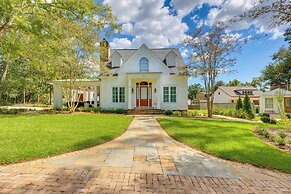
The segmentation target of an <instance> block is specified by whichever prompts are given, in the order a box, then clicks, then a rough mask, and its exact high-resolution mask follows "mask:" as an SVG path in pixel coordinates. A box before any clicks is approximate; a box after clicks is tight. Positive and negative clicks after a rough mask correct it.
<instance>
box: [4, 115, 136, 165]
mask: <svg viewBox="0 0 291 194" xmlns="http://www.w3.org/2000/svg"><path fill="white" fill-rule="evenodd" d="M131 120H132V118H131V117H129V116H124V115H110V114H106V115H104V114H79V115H76V114H54V115H53V114H36V115H0V163H1V164H4V163H14V162H20V161H25V160H32V159H36V158H42V157H47V156H53V155H56V154H60V153H64V152H69V151H74V150H79V149H83V148H87V147H91V146H94V145H97V144H101V143H104V142H107V141H109V140H111V139H114V138H115V137H117V136H119V135H120V134H121V133H122V132H124V130H125V129H126V128H127V127H128V125H129V123H130V122H131Z"/></svg>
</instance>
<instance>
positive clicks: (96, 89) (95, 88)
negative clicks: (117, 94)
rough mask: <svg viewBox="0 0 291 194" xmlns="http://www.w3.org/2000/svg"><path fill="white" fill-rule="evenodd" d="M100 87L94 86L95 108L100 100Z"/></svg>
mask: <svg viewBox="0 0 291 194" xmlns="http://www.w3.org/2000/svg"><path fill="white" fill-rule="evenodd" d="M98 95H99V94H98V86H94V108H97V107H98V105H97V99H98Z"/></svg>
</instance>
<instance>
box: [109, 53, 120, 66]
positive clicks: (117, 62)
mask: <svg viewBox="0 0 291 194" xmlns="http://www.w3.org/2000/svg"><path fill="white" fill-rule="evenodd" d="M111 62H112V67H120V66H121V65H122V58H121V56H120V54H119V53H118V52H115V53H113V54H112V56H111Z"/></svg>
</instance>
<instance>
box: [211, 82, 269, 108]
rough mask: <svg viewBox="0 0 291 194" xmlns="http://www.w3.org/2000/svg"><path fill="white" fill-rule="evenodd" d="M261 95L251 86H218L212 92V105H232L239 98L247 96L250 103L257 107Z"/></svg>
mask: <svg viewBox="0 0 291 194" xmlns="http://www.w3.org/2000/svg"><path fill="white" fill-rule="evenodd" d="M262 93H263V92H261V91H259V90H258V89H257V88H255V87H252V86H242V87H240V86H219V87H218V89H217V90H216V91H215V92H214V104H233V103H236V101H237V100H238V98H239V96H240V97H241V98H242V99H243V98H244V97H245V95H246V94H248V95H249V97H250V99H251V101H252V103H253V104H254V105H259V103H260V95H261V94H262Z"/></svg>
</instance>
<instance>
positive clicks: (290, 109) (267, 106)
mask: <svg viewBox="0 0 291 194" xmlns="http://www.w3.org/2000/svg"><path fill="white" fill-rule="evenodd" d="M278 93H281V94H284V102H283V104H282V106H283V107H284V109H285V112H286V113H291V92H290V91H287V90H283V89H279V88H277V89H275V90H272V91H270V92H266V93H263V94H262V95H261V97H260V102H261V103H260V113H279V109H278V102H277V99H276V96H278Z"/></svg>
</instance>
